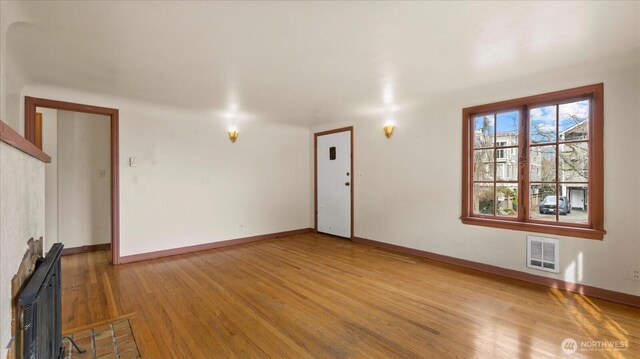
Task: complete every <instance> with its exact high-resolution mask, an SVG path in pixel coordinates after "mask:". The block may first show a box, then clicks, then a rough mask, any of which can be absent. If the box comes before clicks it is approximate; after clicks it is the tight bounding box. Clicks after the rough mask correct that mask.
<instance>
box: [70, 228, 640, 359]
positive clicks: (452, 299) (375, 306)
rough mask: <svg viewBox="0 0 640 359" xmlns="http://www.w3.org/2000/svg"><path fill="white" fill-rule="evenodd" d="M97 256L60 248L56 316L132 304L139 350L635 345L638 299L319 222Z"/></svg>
mask: <svg viewBox="0 0 640 359" xmlns="http://www.w3.org/2000/svg"><path fill="white" fill-rule="evenodd" d="M109 257H110V253H109V252H108V251H103V252H92V253H85V254H78V255H72V256H67V257H64V258H63V327H64V329H65V330H68V329H70V328H77V327H81V326H85V325H89V324H91V323H96V322H101V321H105V320H107V319H111V318H117V317H120V316H122V315H126V314H128V313H136V314H135V315H134V316H132V317H131V325H132V327H133V330H134V332H135V335H136V341H137V343H138V347H139V348H140V353H141V354H142V357H143V358H228V357H273V358H335V357H342V358H346V357H376V358H391V357H423V358H426V357H429V358H448V357H458V358H529V357H536V358H538V357H539V358H555V357H559V356H562V355H564V354H563V351H562V349H561V345H560V344H561V342H562V341H563V340H564V339H565V338H573V339H575V340H576V341H577V342H578V345H580V342H581V341H588V340H597V341H603V340H610V341H626V342H628V347H627V348H626V349H625V350H624V351H614V350H606V351H585V350H581V349H580V348H579V349H578V351H577V352H576V353H575V354H573V355H572V357H576V358H579V357H609V358H631V357H635V358H638V357H640V337H639V336H640V309H637V308H632V307H628V306H624V305H619V304H615V303H610V302H607V301H603V300H598V299H593V298H589V297H584V296H580V295H577V294H573V293H568V292H563V291H559V290H554V289H549V288H546V287H542V286H538V285H534V284H529V283H525V282H520V281H517V280H512V279H506V278H502V277H498V276H494V275H488V274H484V273H481V272H477V271H473V270H467V269H463V268H459V267H455V266H451V265H447V264H442V263H438V262H434V261H430V260H426V259H422V258H417V257H413V256H409V255H403V254H397V253H394V252H390V251H386V250H382V249H377V248H374V247H369V246H365V245H360V244H355V243H352V242H351V241H348V240H342V239H336V238H333V237H330V236H325V235H320V234H312V233H309V234H303V235H297V236H292V237H286V238H280V239H273V240H265V241H261V242H255V243H250V244H244V245H239V246H234V247H227V248H221V249H214V250H210V251H204V252H198V253H192V254H185V255H179V256H174V257H167V258H162V259H156V260H150V261H145V262H138V263H131V264H125V265H121V266H117V267H114V266H111V265H110V264H109Z"/></svg>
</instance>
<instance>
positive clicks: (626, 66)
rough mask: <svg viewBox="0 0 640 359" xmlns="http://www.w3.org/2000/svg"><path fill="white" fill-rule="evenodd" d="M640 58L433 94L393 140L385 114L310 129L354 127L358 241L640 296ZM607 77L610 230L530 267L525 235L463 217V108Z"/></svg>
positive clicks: (565, 241) (570, 241)
mask: <svg viewBox="0 0 640 359" xmlns="http://www.w3.org/2000/svg"><path fill="white" fill-rule="evenodd" d="M638 58H640V54H638V53H637V52H636V53H631V54H629V55H628V56H627V57H621V58H611V59H610V60H609V61H606V62H591V63H583V64H582V65H580V66H574V67H571V68H561V69H557V70H556V71H551V72H548V73H542V74H537V75H535V76H530V77H526V78H520V79H514V80H513V81H509V82H504V83H494V84H487V85H486V86H483V87H480V88H473V89H468V90H465V91H460V92H455V93H442V94H439V95H438V96H434V97H432V98H425V99H423V100H422V101H421V105H419V106H416V107H415V108H413V109H412V110H410V111H404V112H403V111H402V110H401V111H400V112H399V113H398V114H397V126H396V129H395V133H394V135H393V137H392V138H391V139H389V140H387V139H386V138H385V137H384V135H383V131H382V127H383V124H384V119H383V118H381V117H374V116H371V117H366V118H365V117H360V118H354V119H353V120H352V121H339V122H336V123H333V124H330V125H324V126H319V127H317V128H315V129H314V130H313V131H312V133H313V132H318V131H322V130H327V129H331V128H338V127H343V126H347V125H354V136H355V137H354V146H355V148H354V164H355V167H354V171H355V178H354V182H355V187H354V191H355V198H354V201H355V230H354V232H355V233H354V234H355V236H357V237H363V238H367V239H372V240H377V241H381V242H386V243H392V244H396V245H400V246H405V247H409V248H415V249H420V250H425V251H429V252H434V253H439V254H443V255H447V256H452V257H456V258H463V259H467V260H471V261H475V262H480V263H486V264H491V265H495V266H499V267H503V268H509V269H514V270H519V271H523V272H530V273H534V274H538V275H542V276H548V277H553V278H558V279H562V280H566V281H569V282H577V283H583V284H586V285H591V286H596V287H600V288H605V289H609V290H614V291H619V292H624V293H630V294H635V295H640V283H639V282H636V281H631V280H627V279H622V265H635V266H636V267H640V226H639V222H640V221H639V219H640V191H639V189H638V178H639V177H640V141H638V138H640V118H639V116H640V115H639V113H640V64H639V63H638ZM599 82H604V89H605V90H604V91H605V94H604V98H605V104H604V106H605V118H604V123H605V125H604V126H605V133H604V152H605V164H604V166H605V174H604V177H605V194H604V195H605V229H606V230H607V231H608V234H607V235H606V236H605V238H604V240H603V241H595V240H587V239H577V238H561V242H560V246H561V247H560V248H561V252H560V255H561V258H560V260H561V265H562V271H561V273H560V274H552V273H547V272H540V271H535V270H531V269H527V268H526V267H525V255H526V247H525V241H526V235H527V233H526V232H517V231H511V230H505V229H492V228H487V227H478V226H471V225H463V224H461V222H460V219H459V217H460V206H461V205H460V201H461V190H460V185H461V160H462V154H461V136H462V109H463V108H465V107H470V106H473V105H480V104H485V103H491V102H496V101H500V100H508V99H512V98H517V97H523V96H528V95H535V94H540V93H545V92H550V91H555V90H562V89H566V88H571V87H577V86H581V85H590V84H594V83H599ZM312 136H313V134H311V137H312ZM312 146H313V144H312V143H311V148H312ZM310 158H313V151H312V150H311V156H310ZM311 213H313V212H311Z"/></svg>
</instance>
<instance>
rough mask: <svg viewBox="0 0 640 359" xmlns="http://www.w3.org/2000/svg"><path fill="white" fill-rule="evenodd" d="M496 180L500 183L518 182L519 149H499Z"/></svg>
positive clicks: (497, 152)
mask: <svg viewBox="0 0 640 359" xmlns="http://www.w3.org/2000/svg"><path fill="white" fill-rule="evenodd" d="M496 178H497V180H498V181H517V180H518V149H517V148H513V147H512V148H499V149H497V150H496Z"/></svg>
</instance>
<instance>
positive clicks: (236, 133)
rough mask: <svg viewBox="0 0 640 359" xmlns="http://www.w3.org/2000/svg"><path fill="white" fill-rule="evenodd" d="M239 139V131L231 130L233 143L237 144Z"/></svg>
mask: <svg viewBox="0 0 640 359" xmlns="http://www.w3.org/2000/svg"><path fill="white" fill-rule="evenodd" d="M237 139H238V130H229V140H230V141H231V143H235V142H236V140H237Z"/></svg>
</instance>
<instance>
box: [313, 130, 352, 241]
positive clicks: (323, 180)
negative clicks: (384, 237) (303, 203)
mask: <svg viewBox="0 0 640 359" xmlns="http://www.w3.org/2000/svg"><path fill="white" fill-rule="evenodd" d="M316 161H317V166H318V167H317V178H316V181H317V190H318V203H317V211H318V213H317V216H318V228H317V229H318V232H322V233H328V234H333V235H336V236H340V237H346V238H351V177H352V176H353V174H352V173H351V131H343V132H337V133H332V134H328V135H322V136H318V137H317V149H316Z"/></svg>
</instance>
